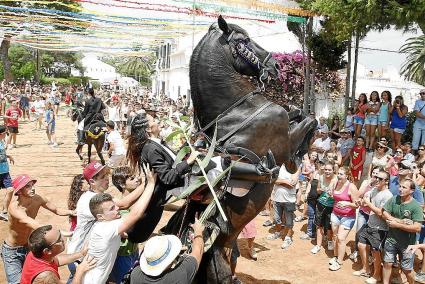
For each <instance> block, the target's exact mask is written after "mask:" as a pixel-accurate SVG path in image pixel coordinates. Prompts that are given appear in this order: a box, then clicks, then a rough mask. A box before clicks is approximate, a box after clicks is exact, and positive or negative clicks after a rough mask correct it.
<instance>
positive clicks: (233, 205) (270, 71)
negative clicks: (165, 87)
mask: <svg viewBox="0 0 425 284" xmlns="http://www.w3.org/2000/svg"><path fill="white" fill-rule="evenodd" d="M282 44H284V43H282ZM276 67H277V66H276V61H275V60H274V59H273V58H272V57H271V54H270V53H269V52H268V51H266V50H264V49H263V48H261V47H260V46H259V45H258V44H257V43H255V42H254V41H253V40H251V39H250V38H249V36H248V34H247V32H246V31H245V30H243V29H242V28H240V27H239V26H237V25H233V24H228V23H226V21H225V20H224V19H223V18H222V17H221V16H220V17H219V19H218V25H217V24H213V25H212V26H211V27H210V28H209V31H208V33H207V34H206V35H205V36H204V37H203V38H202V39H201V41H200V42H199V44H198V45H197V46H196V48H195V49H194V51H193V54H192V58H191V61H190V85H191V96H192V100H193V105H194V111H195V120H197V121H198V124H199V125H198V126H199V128H200V129H202V131H204V132H205V133H206V134H207V135H209V136H210V137H211V136H212V134H213V132H214V125H215V122H217V139H218V141H220V142H221V145H222V146H223V147H224V148H226V147H232V146H237V147H243V148H247V149H249V150H251V151H253V152H255V153H256V154H257V155H258V156H259V157H261V156H264V155H266V154H267V151H268V150H269V149H271V150H272V152H273V153H274V155H275V158H276V161H277V163H278V164H279V165H281V164H283V163H285V164H287V165H288V164H289V163H290V162H291V161H294V159H295V158H296V157H298V158H300V157H302V155H303V154H305V153H306V152H307V150H308V144H309V141H310V139H311V138H312V136H313V133H314V130H315V128H316V125H317V122H316V121H315V120H313V119H310V118H308V117H305V116H304V115H302V114H301V112H295V116H296V117H295V118H296V119H292V118H293V117H294V113H290V114H289V115H288V113H287V112H286V111H285V109H283V108H282V107H280V106H278V105H276V104H274V103H271V102H269V101H268V100H267V99H265V98H264V97H263V96H261V92H259V91H258V88H259V87H258V86H256V85H254V84H253V83H252V82H251V81H250V80H249V78H248V77H250V76H251V77H256V78H257V79H258V80H259V86H260V89H262V87H263V85H264V83H266V82H267V80H268V79H269V77H276V76H277V70H276ZM256 90H257V91H258V92H256ZM290 117H291V119H290ZM295 120H296V121H295ZM290 125H292V126H290ZM240 187H249V188H250V190H249V192H248V193H247V194H246V195H244V196H242V197H237V196H234V195H232V194H230V193H226V194H225V195H224V197H223V199H222V201H221V204H222V205H223V208H224V211H225V213H226V216H227V218H228V220H229V221H228V223H227V224H226V223H225V222H224V221H223V219H222V217H221V216H220V214H219V213H218V212H216V214H215V215H213V216H212V217H211V218H210V219H209V221H211V222H213V223H216V224H217V225H218V226H219V227H220V229H221V231H220V234H219V235H218V237H217V239H216V241H215V243H214V245H213V246H212V247H211V249H210V250H209V251H208V252H207V253H205V254H204V257H203V260H202V263H201V265H200V268H199V272H198V274H197V281H198V282H199V283H230V281H231V272H230V267H229V262H228V252H229V250H228V249H226V248H231V247H232V242H233V241H234V240H236V238H237V236H238V235H239V233H240V232H241V230H242V229H243V228H244V227H245V225H246V224H247V223H248V222H249V221H251V220H252V219H253V218H254V217H255V216H257V215H258V213H259V212H260V211H261V210H262V209H263V208H264V205H265V204H266V202H267V200H268V198H269V197H270V194H271V191H272V188H273V184H269V183H255V184H252V183H248V184H246V185H245V186H240ZM195 210H196V209H195ZM184 223H185V224H187V223H188V220H185V221H184ZM173 233H177V232H175V231H173Z"/></svg>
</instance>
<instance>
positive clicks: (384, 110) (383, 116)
mask: <svg viewBox="0 0 425 284" xmlns="http://www.w3.org/2000/svg"><path fill="white" fill-rule="evenodd" d="M390 107H391V93H390V91H383V92H382V93H381V107H380V108H379V114H378V136H379V139H381V137H385V136H386V134H387V129H388V124H389V121H390V115H389V113H390V112H389V109H390Z"/></svg>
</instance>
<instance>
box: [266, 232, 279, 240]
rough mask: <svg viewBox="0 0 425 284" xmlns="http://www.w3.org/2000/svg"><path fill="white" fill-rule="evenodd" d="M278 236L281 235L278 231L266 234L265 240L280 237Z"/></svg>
mask: <svg viewBox="0 0 425 284" xmlns="http://www.w3.org/2000/svg"><path fill="white" fill-rule="evenodd" d="M280 237H281V235H280V232H274V233H273V234H270V235H268V236H267V240H269V241H273V240H277V239H280Z"/></svg>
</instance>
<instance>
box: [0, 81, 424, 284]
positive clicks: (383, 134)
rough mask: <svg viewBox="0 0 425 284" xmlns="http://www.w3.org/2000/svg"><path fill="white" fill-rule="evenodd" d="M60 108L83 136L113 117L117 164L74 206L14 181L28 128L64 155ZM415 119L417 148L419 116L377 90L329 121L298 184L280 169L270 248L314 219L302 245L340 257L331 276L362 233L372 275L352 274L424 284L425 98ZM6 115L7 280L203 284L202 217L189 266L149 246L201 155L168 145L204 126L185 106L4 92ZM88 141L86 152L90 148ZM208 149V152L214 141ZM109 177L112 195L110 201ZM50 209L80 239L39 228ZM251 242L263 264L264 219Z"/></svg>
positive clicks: (162, 241)
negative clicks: (183, 121)
mask: <svg viewBox="0 0 425 284" xmlns="http://www.w3.org/2000/svg"><path fill="white" fill-rule="evenodd" d="M61 104H64V105H68V106H69V108H68V109H69V111H68V115H69V116H71V115H72V114H71V113H72V111H73V110H74V109H76V108H81V110H82V117H83V120H82V122H80V124H81V125H76V133H77V132H78V130H80V131H81V130H83V129H86V128H87V125H88V123H89V121H91V120H92V118H93V117H95V116H96V115H99V116H100V117H101V118H102V120H103V121H104V131H105V135H106V143H105V145H104V152H105V153H106V154H107V156H108V159H107V163H106V165H103V164H102V163H100V162H98V161H92V162H90V163H88V164H87V165H86V166H85V167H84V169H83V170H82V172H81V173H80V174H78V175H76V176H75V177H74V178H73V180H72V183H71V184H70V191H69V198H68V208H58V207H57V206H56V205H55V204H53V203H52V202H50V201H49V200H47V199H46V198H44V197H43V196H41V195H38V194H37V193H36V192H35V190H34V187H33V186H34V184H35V183H36V182H37V180H36V179H35V178H32V177H30V176H28V175H26V174H20V175H16V176H14V178H13V179H12V177H11V175H10V173H9V171H10V169H9V167H10V165H9V164H13V162H14V160H13V157H12V156H11V155H10V153H11V151H10V150H12V149H13V148H14V147H16V146H17V142H16V134H17V133H19V123H33V124H34V127H33V128H34V131H38V130H41V129H42V128H43V130H45V131H46V134H47V143H48V144H50V145H52V147H58V142H57V141H56V136H55V132H56V120H57V119H59V106H60V105H61ZM413 111H414V114H415V117H416V121H415V123H414V125H413V138H412V139H411V141H405V140H403V133H404V132H405V130H406V128H407V114H408V108H407V106H405V105H404V103H403V97H402V96H396V97H395V100H394V101H392V98H391V93H390V92H389V91H384V92H382V93H381V95H379V93H378V92H376V91H374V92H372V93H371V94H370V96H369V99H368V96H367V95H366V94H360V96H359V98H358V100H357V101H356V103H355V105H354V107H353V108H350V109H349V110H347V115H346V116H344V117H342V116H338V115H335V116H333V117H332V118H331V120H330V121H329V122H328V120H327V119H325V118H324V117H319V118H318V126H317V129H316V132H315V137H314V139H313V141H312V144H311V145H310V149H309V152H308V153H307V154H306V155H305V157H304V159H303V161H302V164H301V165H300V166H299V167H298V169H297V171H296V172H294V173H291V172H289V171H288V169H287V168H286V166H285V165H281V167H280V171H279V175H278V178H277V180H276V182H275V185H274V189H273V192H272V195H271V198H270V202H269V205H268V206H267V208H265V209H264V211H262V212H261V213H260V214H261V215H269V216H270V218H269V219H268V220H266V222H264V224H263V225H264V226H266V227H270V232H271V234H270V235H268V236H267V240H268V241H271V242H272V241H275V240H283V243H282V246H281V247H282V249H285V250H286V249H289V248H290V247H291V245H292V244H293V242H294V224H295V222H306V230H305V232H304V231H303V232H302V235H301V236H300V239H301V240H303V241H310V242H311V243H312V246H311V247H310V248H309V249H310V251H311V253H312V254H314V255H315V254H318V253H320V252H321V251H325V250H327V251H330V253H331V254H332V255H333V257H332V258H330V260H329V270H331V271H337V270H340V269H341V267H342V266H343V265H344V263H346V262H347V261H349V260H345V254H346V251H347V249H348V248H347V242H348V239H349V235H350V232H351V231H352V229H354V233H353V234H354V238H355V245H354V247H352V248H351V254H350V257H349V258H350V259H351V260H352V261H358V262H360V263H361V265H362V268H361V270H359V271H354V272H353V275H355V276H358V277H364V280H365V282H366V283H378V282H380V281H382V282H383V283H385V284H388V283H390V281H393V280H394V279H392V278H394V277H395V278H401V281H404V280H406V279H407V281H408V282H409V283H414V281H415V280H416V281H418V282H421V283H425V261H424V262H423V264H422V268H421V270H419V271H417V273H416V274H415V273H414V269H413V268H414V267H413V264H414V259H415V252H416V251H417V250H421V251H422V252H423V254H425V244H423V242H424V239H425V227H424V226H422V223H423V221H424V220H423V209H424V194H423V188H424V187H425V132H424V131H425V90H422V91H421V92H420V98H419V99H418V100H417V102H416V103H415V107H414V110H413ZM0 112H1V114H2V115H3V118H4V121H5V124H4V126H0V140H1V141H2V142H1V143H0V157H1V160H0V177H1V180H0V181H1V184H0V185H1V187H2V188H5V189H6V191H5V192H6V195H5V198H4V201H3V211H2V213H1V215H0V218H2V219H3V220H4V221H6V222H8V233H7V237H6V239H5V240H4V243H3V245H2V252H1V257H2V259H3V264H4V269H5V275H6V279H7V282H8V283H62V282H60V281H61V279H60V275H59V272H58V267H59V266H63V265H67V267H68V269H69V277H68V279H66V280H65V281H66V282H67V283H93V284H95V283H96V284H97V283H108V282H113V283H191V281H192V280H193V279H194V277H195V274H196V271H197V269H198V267H199V264H200V262H201V259H202V254H203V247H204V239H203V231H204V225H203V224H201V222H199V220H197V219H196V218H195V220H194V222H193V224H192V225H191V226H192V231H193V234H191V240H192V249H191V252H190V253H187V254H183V255H182V254H181V253H180V252H181V250H182V249H183V248H182V243H181V241H180V240H179V239H178V238H177V237H175V236H173V235H159V236H154V237H152V236H151V235H152V233H153V231H154V229H155V227H156V226H157V224H158V222H159V220H160V219H161V216H162V213H163V210H164V206H163V204H164V203H165V202H166V200H167V198H168V192H170V191H172V189H174V188H179V187H182V186H183V185H184V183H185V179H184V176H185V174H187V173H188V172H189V171H190V170H191V166H192V165H193V164H194V163H195V161H196V159H197V157H198V155H199V152H197V151H194V152H191V153H190V154H189V155H188V157H187V159H185V160H182V161H180V162H179V163H177V164H176V165H174V163H175V160H176V154H175V152H176V151H177V150H178V149H179V148H180V147H181V146H182V144H183V142H184V141H183V140H182V139H181V137H179V136H177V135H174V137H173V139H171V140H168V142H167V143H168V144H167V143H163V139H164V138H166V137H167V136H168V135H169V134H171V133H172V132H173V127H172V126H171V124H167V123H166V121H173V122H177V121H178V118H180V117H181V116H182V115H183V116H188V117H191V116H192V109H191V104H190V101H189V99H188V98H187V97H186V96H179V98H178V99H177V100H176V101H174V100H171V99H169V98H166V97H165V96H161V95H159V96H154V95H153V94H152V93H149V92H146V91H140V90H129V91H122V90H114V89H112V90H110V89H105V90H96V91H95V90H94V89H93V88H92V87H90V86H88V87H86V88H83V87H66V88H65V87H62V86H56V85H55V84H52V85H50V86H31V85H30V84H29V83H23V84H21V85H14V84H4V83H3V84H2V86H1V107H0ZM310 116H311V117H313V118H316V115H315V113H311V114H310ZM65 118H66V117H65V116H62V117H61V118H60V119H65ZM43 125H44V127H43ZM6 134H8V137H7V136H6ZM76 136H77V138H78V141H76V142H77V143H81V142H83V141H84V137H80V136H79V135H76ZM197 138H198V141H196V143H199V142H202V140H203V137H202V136H199V137H197ZM82 139H83V140H82ZM3 141H4V142H3ZM83 143H84V142H83ZM200 144H202V145H205V143H204V144H203V143H200ZM18 147H19V144H18ZM110 180H111V181H112V185H113V187H114V188H115V189H116V190H117V191H116V192H115V194H114V196H111V195H110V194H108V193H105V191H106V190H107V189H108V188H110V184H109V181H110ZM41 207H43V208H45V209H47V210H49V211H50V212H51V213H53V214H56V215H59V216H69V221H70V229H69V231H60V230H58V228H55V226H54V225H52V224H42V223H40V222H39V221H38V219H37V218H36V217H37V214H38V211H39V208H41ZM297 212H299V213H298V216H297V215H296V213H297ZM242 234H243V237H244V238H247V239H248V250H249V255H250V257H251V258H252V259H255V260H256V259H257V257H258V256H257V252H256V251H255V249H254V246H253V244H254V240H255V237H256V228H255V221H252V222H250V223H249V224H248V225H247V226H246V227H245V229H244V230H243V232H242ZM65 238H68V242H67V244H66V245H65ZM144 242H145V245H144V247H143V250H142V253H140V251H139V244H140V243H144ZM306 244H307V242H306ZM306 247H307V246H306ZM65 251H66V253H64V252H65ZM238 255H239V251H238V248H237V244H235V246H234V248H233V253H232V255H231V258H230V262H231V269H232V274H233V281H234V283H241V282H240V280H239V279H238V278H237V277H236V275H235V267H236V263H237V257H238ZM399 270H400V271H401V272H402V273H398V271H399ZM392 275H393V277H392ZM391 279H392V280H391ZM49 281H50V282H49ZM62 281H63V280H62ZM400 283H402V282H400Z"/></svg>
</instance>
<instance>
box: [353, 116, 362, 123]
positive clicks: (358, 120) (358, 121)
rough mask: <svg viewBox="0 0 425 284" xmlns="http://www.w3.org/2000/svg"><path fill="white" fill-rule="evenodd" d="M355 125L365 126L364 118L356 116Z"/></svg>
mask: <svg viewBox="0 0 425 284" xmlns="http://www.w3.org/2000/svg"><path fill="white" fill-rule="evenodd" d="M353 123H354V124H361V125H363V124H364V118H362V117H360V116H357V115H355V116H354V120H353Z"/></svg>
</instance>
